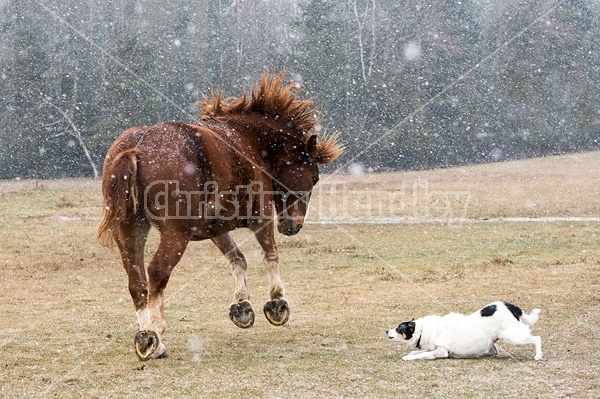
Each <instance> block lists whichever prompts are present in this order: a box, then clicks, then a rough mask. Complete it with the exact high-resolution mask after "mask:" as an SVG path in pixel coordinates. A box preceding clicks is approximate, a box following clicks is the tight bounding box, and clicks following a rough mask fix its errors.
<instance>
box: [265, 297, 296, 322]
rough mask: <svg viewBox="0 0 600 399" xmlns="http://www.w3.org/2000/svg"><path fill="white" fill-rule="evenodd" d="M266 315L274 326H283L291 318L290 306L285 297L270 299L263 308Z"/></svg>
mask: <svg viewBox="0 0 600 399" xmlns="http://www.w3.org/2000/svg"><path fill="white" fill-rule="evenodd" d="M263 311H264V312H265V317H266V318H267V320H269V323H271V324H273V325H274V326H282V325H284V324H285V323H287V321H288V320H289V318H290V307H289V306H288V303H287V301H286V300H285V299H273V300H272V301H268V302H267V303H266V304H265V307H264V308H263Z"/></svg>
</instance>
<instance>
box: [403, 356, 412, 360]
mask: <svg viewBox="0 0 600 399" xmlns="http://www.w3.org/2000/svg"><path fill="white" fill-rule="evenodd" d="M402 360H415V357H414V356H411V355H406V356H404V357H403V358H402Z"/></svg>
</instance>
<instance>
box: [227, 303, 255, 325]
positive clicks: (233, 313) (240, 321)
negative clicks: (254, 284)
mask: <svg viewBox="0 0 600 399" xmlns="http://www.w3.org/2000/svg"><path fill="white" fill-rule="evenodd" d="M229 318H230V319H231V321H233V324H235V325H236V326H238V327H239V328H250V327H252V325H253V324H254V310H253V309H252V305H251V304H250V302H248V301H242V302H238V303H232V304H231V306H230V307H229Z"/></svg>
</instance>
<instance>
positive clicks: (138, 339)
mask: <svg viewBox="0 0 600 399" xmlns="http://www.w3.org/2000/svg"><path fill="white" fill-rule="evenodd" d="M133 343H134V346H135V354H136V355H137V357H138V358H139V359H140V360H141V361H143V362H145V361H147V360H150V359H162V358H165V357H167V350H166V348H165V346H164V345H163V344H162V343H161V342H160V338H158V334H156V333H155V332H154V331H139V332H138V333H137V334H135V338H134V340H133Z"/></svg>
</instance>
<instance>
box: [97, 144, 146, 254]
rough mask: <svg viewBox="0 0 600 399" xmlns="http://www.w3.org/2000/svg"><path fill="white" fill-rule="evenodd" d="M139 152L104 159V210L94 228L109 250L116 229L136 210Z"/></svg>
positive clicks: (136, 150)
mask: <svg viewBox="0 0 600 399" xmlns="http://www.w3.org/2000/svg"><path fill="white" fill-rule="evenodd" d="M139 152H140V150H139V149H138V148H135V147H134V148H130V149H128V150H125V151H122V152H120V153H119V154H117V156H116V157H114V158H113V159H112V161H111V160H107V162H106V163H105V165H104V171H103V173H102V196H103V197H104V208H103V209H102V218H101V219H100V225H99V226H98V241H100V243H101V244H102V245H104V246H106V247H111V246H112V244H113V241H114V237H115V234H116V231H117V227H118V226H119V224H121V223H122V222H123V221H125V220H127V219H129V218H131V217H132V216H134V215H136V213H137V211H138V185H137V163H138V160H137V156H138V154H139Z"/></svg>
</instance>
